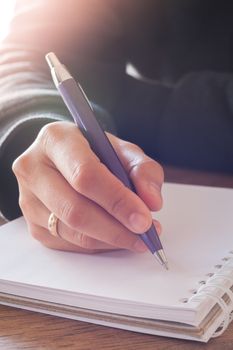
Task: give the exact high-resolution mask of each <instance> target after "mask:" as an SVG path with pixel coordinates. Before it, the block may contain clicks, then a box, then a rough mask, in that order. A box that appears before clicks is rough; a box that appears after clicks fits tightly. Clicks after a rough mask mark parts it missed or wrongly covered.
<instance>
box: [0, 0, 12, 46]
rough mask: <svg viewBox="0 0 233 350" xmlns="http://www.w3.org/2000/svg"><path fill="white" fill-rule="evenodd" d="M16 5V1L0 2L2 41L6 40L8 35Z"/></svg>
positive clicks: (5, 0)
mask: <svg viewBox="0 0 233 350" xmlns="http://www.w3.org/2000/svg"><path fill="white" fill-rule="evenodd" d="M14 5H15V0H0V40H2V39H4V38H5V36H6V35H7V33H8V29H9V23H10V20H11V17H12V14H13V10H14Z"/></svg>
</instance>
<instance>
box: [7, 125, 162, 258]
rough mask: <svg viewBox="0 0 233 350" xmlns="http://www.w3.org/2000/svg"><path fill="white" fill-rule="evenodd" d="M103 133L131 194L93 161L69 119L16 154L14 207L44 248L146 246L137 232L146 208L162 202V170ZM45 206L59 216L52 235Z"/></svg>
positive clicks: (146, 223) (146, 222) (147, 222)
mask: <svg viewBox="0 0 233 350" xmlns="http://www.w3.org/2000/svg"><path fill="white" fill-rule="evenodd" d="M107 135H108V137H109V139H110V142H111V143H112V145H113V147H114V149H115V150H116V152H117V154H118V156H119V158H120V160H121V162H122V163H123V166H124V167H125V169H126V171H127V172H128V174H129V176H130V178H131V180H132V182H133V183H134V186H135V188H136V190H137V193H138V195H136V194H135V193H133V192H132V191H130V190H129V189H128V188H126V187H125V186H124V185H123V184H122V183H121V181H120V180H118V179H117V178H116V177H115V176H114V175H113V174H112V173H111V172H110V171H109V170H108V169H107V168H106V167H105V165H103V164H102V163H101V162H100V161H99V159H98V158H97V156H96V155H95V154H94V153H93V152H92V150H91V149H90V146H89V144H88V142H87V140H86V139H85V138H84V137H83V135H82V134H81V132H80V130H79V129H78V128H77V127H76V126H75V125H74V124H72V123H69V122H55V123H51V124H48V125H46V126H44V127H43V128H42V129H41V131H40V133H39V135H38V136H37V138H36V140H35V141H34V143H33V144H32V145H31V146H30V147H29V148H28V149H27V150H26V151H25V152H24V153H23V154H22V155H21V156H20V157H19V158H17V159H16V160H15V162H14V164H13V171H14V173H15V175H16V178H17V181H18V185H19V205H20V207H21V210H22V212H23V215H24V217H25V219H26V222H27V225H28V228H29V231H30V232H31V234H32V236H33V237H35V238H36V239H37V240H39V241H40V242H41V243H42V244H44V245H45V246H47V247H50V248H54V249H60V250H69V251H76V252H91V253H93V252H97V251H103V250H108V249H116V248H118V249H119V248H125V249H130V250H133V251H138V252H144V251H146V250H147V248H146V247H145V245H144V243H143V242H142V241H141V239H140V238H139V236H138V233H143V232H145V231H146V230H147V229H149V228H150V226H151V224H152V217H151V213H150V210H159V209H160V208H161V206H162V197H161V193H160V189H161V186H162V183H163V179H164V175H163V170H162V168H161V166H160V165H159V164H158V163H157V162H155V161H154V160H152V159H151V158H149V157H148V156H146V155H145V154H144V153H143V151H142V150H141V149H140V148H139V147H138V146H136V145H134V144H132V143H129V142H126V141H123V140H121V139H119V138H117V137H115V136H113V135H110V134H107ZM51 212H53V213H55V215H56V216H57V217H58V219H59V220H58V234H59V237H54V236H52V235H51V234H50V233H49V231H48V228H47V225H48V218H49V215H50V213H51ZM155 225H156V228H157V230H158V231H159V232H160V231H161V227H160V224H159V223H158V222H157V221H155ZM135 233H136V234H135Z"/></svg>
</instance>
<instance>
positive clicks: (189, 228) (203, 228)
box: [0, 184, 233, 321]
mask: <svg viewBox="0 0 233 350" xmlns="http://www.w3.org/2000/svg"><path fill="white" fill-rule="evenodd" d="M163 196H164V206H163V209H162V210H161V212H160V213H156V214H155V217H156V218H157V219H159V220H160V221H161V224H162V226H163V234H162V236H161V240H162V244H163V246H164V250H165V252H166V255H167V258H168V262H169V271H166V270H165V269H164V268H163V267H161V266H160V265H159V264H158V262H157V261H156V259H155V257H154V256H153V255H152V254H150V253H146V254H136V253H132V252H128V251H116V252H111V253H102V254H96V255H84V254H76V253H67V252H60V251H54V250H50V249H48V248H45V247H43V246H42V245H41V244H40V243H39V242H37V241H35V240H34V239H33V238H32V237H31V236H30V234H29V233H28V232H27V229H26V224H25V222H24V220H23V218H20V219H18V220H15V221H13V222H11V223H9V224H6V225H4V226H2V227H1V228H0V290H1V291H3V292H12V291H14V292H15V293H16V294H19V295H26V296H28V297H30V296H33V297H37V298H38V299H41V300H50V301H54V302H59V303H64V304H71V305H76V306H81V307H93V308H96V309H98V310H104V311H109V312H119V313H123V314H131V315H135V316H144V317H145V316H147V317H157V318H158V317H161V318H163V319H169V320H172V319H174V320H176V319H177V316H176V312H177V310H180V309H183V310H186V311H188V310H189V309H195V308H198V306H199V304H198V303H187V304H183V303H181V302H180V299H181V298H185V297H190V296H191V292H190V290H191V289H193V288H196V287H198V282H199V281H200V280H203V279H204V280H205V279H206V276H205V275H206V273H208V272H214V271H215V268H214V265H216V264H218V263H222V258H223V257H225V256H227V255H228V253H229V251H230V250H231V249H232V248H233V190H229V189H218V188H210V187H209V188H207V187H197V186H186V185H174V184H165V185H164V187H163ZM4 281H8V282H7V283H4ZM9 282H13V283H9ZM24 284H26V285H28V286H29V285H30V286H37V287H38V286H39V287H42V288H39V289H38V288H23V289H22V288H21V286H24ZM15 285H17V288H15ZM44 288H51V289H52V292H51V291H50V292H49V290H47V289H46V290H45V289H44ZM54 289H57V290H59V292H58V293H55V292H54ZM77 293H78V294H79V295H78V297H77ZM136 304H137V306H136ZM140 305H141V308H140V307H139V306H140ZM155 309H157V311H156V312H157V314H155ZM166 309H167V310H168V311H167V312H166ZM172 310H173V311H172ZM179 317H181V316H179ZM182 317H183V318H182ZM182 317H181V319H180V321H184V320H185V319H187V318H188V316H187V315H185V313H184V315H183V316H182Z"/></svg>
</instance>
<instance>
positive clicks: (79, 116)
mask: <svg viewBox="0 0 233 350" xmlns="http://www.w3.org/2000/svg"><path fill="white" fill-rule="evenodd" d="M46 60H47V63H48V65H49V67H50V69H51V74H52V78H53V81H54V84H55V86H56V88H57V89H58V91H59V93H60V95H61V97H62V99H63V101H64V103H65V105H66V106H67V108H68V110H69V111H70V113H71V115H72V117H73V119H74V122H75V124H76V125H77V126H78V127H79V129H80V130H81V132H82V133H83V135H84V137H86V139H87V140H88V141H89V143H90V146H91V148H92V150H93V152H94V153H95V154H96V155H97V156H98V158H99V159H100V161H101V162H102V163H103V164H105V165H106V166H107V168H108V169H109V170H110V171H111V172H112V173H113V174H114V175H115V176H116V177H117V178H118V179H120V180H121V181H122V182H123V184H124V185H125V186H126V187H128V188H129V189H131V190H132V191H134V192H136V191H135V189H134V186H133V184H132V182H131V181H130V179H129V177H128V175H127V173H126V171H125V169H124V167H123V165H122V164H121V162H120V160H119V158H118V156H117V154H116V152H115V150H114V148H113V147H112V145H111V143H110V141H109V140H108V138H107V136H106V135H105V133H104V131H103V129H102V128H101V126H100V125H99V123H98V121H97V119H96V118H95V116H94V113H93V110H92V107H91V104H90V102H89V101H88V99H87V97H86V95H85V93H84V91H83V89H82V88H81V86H80V85H79V84H78V83H77V82H76V81H75V80H74V78H73V77H72V76H71V75H70V73H69V71H68V70H67V69H66V67H65V66H64V65H63V64H62V63H61V62H60V61H59V60H58V58H57V57H56V55H55V54H54V53H52V52H50V53H48V54H47V55H46ZM140 238H141V239H142V240H143V242H144V243H145V244H146V246H147V247H148V249H149V250H150V251H151V253H152V254H153V255H154V256H155V257H156V258H157V260H158V261H159V262H160V264H161V265H162V266H164V267H165V268H166V269H168V263H167V259H166V256H165V254H164V251H163V247H162V244H161V242H160V239H159V236H158V233H157V232H156V229H155V226H154V225H153V224H152V226H151V227H150V229H149V230H148V231H147V232H145V233H142V234H140Z"/></svg>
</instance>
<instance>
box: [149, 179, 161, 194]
mask: <svg viewBox="0 0 233 350" xmlns="http://www.w3.org/2000/svg"><path fill="white" fill-rule="evenodd" d="M148 188H149V191H150V193H151V194H152V195H155V196H157V195H159V196H161V187H160V186H159V185H157V184H155V183H154V182H150V183H149V184H148Z"/></svg>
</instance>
